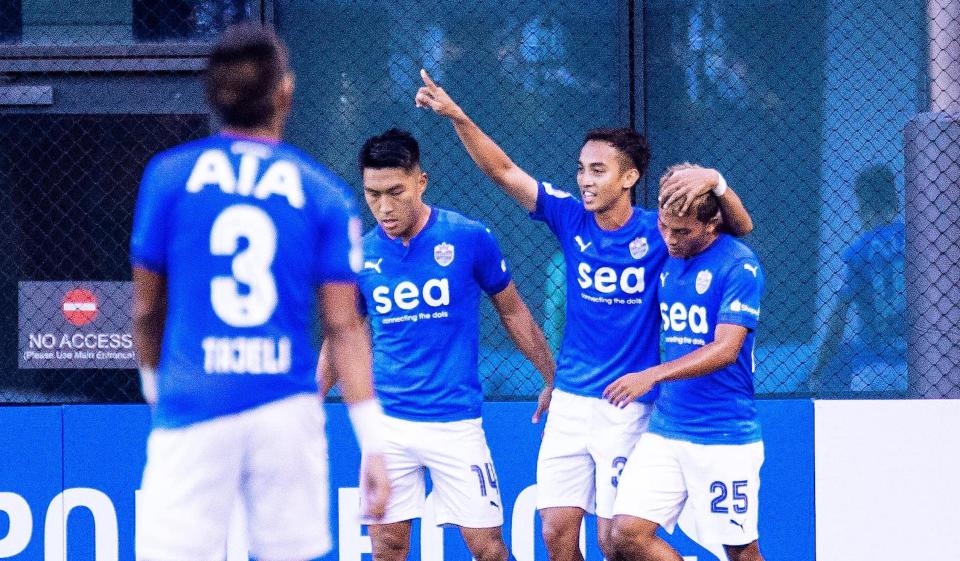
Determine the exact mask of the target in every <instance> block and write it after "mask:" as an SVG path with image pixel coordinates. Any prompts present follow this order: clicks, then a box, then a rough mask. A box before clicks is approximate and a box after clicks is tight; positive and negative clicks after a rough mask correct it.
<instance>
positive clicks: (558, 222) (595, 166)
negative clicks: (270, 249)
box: [416, 72, 751, 561]
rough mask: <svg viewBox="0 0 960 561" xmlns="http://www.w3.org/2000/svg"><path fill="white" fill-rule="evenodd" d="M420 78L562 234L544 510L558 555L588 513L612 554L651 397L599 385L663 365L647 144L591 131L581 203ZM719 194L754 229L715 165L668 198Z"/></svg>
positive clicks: (673, 184) (570, 552) (663, 254)
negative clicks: (624, 482)
mask: <svg viewBox="0 0 960 561" xmlns="http://www.w3.org/2000/svg"><path fill="white" fill-rule="evenodd" d="M422 74H423V79H424V83H425V85H424V87H422V88H420V90H419V91H418V92H417V97H416V102H417V104H418V105H420V106H424V107H429V108H431V109H433V110H434V111H435V112H437V113H439V114H440V115H443V116H445V117H448V118H449V119H450V120H451V122H452V123H453V126H454V129H455V130H456V132H457V134H458V135H459V136H460V139H461V140H462V141H463V144H464V146H465V147H466V149H467V151H468V152H469V153H470V156H471V157H472V158H473V159H474V161H475V162H476V163H477V165H479V167H480V168H481V169H482V170H483V171H484V173H486V174H487V175H488V176H489V177H490V178H491V179H492V180H493V181H494V182H495V183H497V184H498V185H499V186H500V187H501V188H502V189H503V190H504V191H505V192H506V193H507V194H509V195H510V196H512V197H513V198H514V199H516V200H517V201H518V202H519V203H520V204H521V205H523V207H525V208H526V209H527V210H529V211H530V212H531V216H532V217H533V218H534V219H536V220H541V221H544V222H546V223H547V225H548V226H549V227H550V229H551V230H552V231H553V233H554V234H555V235H556V236H557V239H558V240H559V241H560V247H561V249H562V250H563V254H564V260H565V262H566V273H567V274H566V278H567V298H566V302H567V303H566V314H567V317H566V329H565V331H564V335H563V342H562V345H561V350H560V357H559V359H558V361H557V381H556V391H555V392H554V394H553V401H552V404H551V414H550V416H549V418H548V420H547V426H546V430H545V432H544V437H543V442H542V443H541V446H540V454H539V456H538V460H537V506H538V508H539V509H540V515H541V518H542V520H543V536H544V541H545V542H546V545H547V551H548V553H549V554H550V559H551V560H553V561H568V560H579V559H582V556H581V553H580V547H579V536H580V524H581V521H582V519H583V516H584V513H588V512H591V513H595V514H596V515H597V530H598V539H599V542H600V547H601V549H602V550H603V551H604V553H605V554H609V552H610V551H611V549H610V529H611V527H612V523H611V519H612V517H613V501H614V497H615V495H616V488H617V484H618V476H619V473H620V470H621V469H623V466H624V464H625V463H626V461H627V457H628V456H629V455H630V452H631V450H633V447H634V445H635V443H636V441H637V439H638V438H639V437H640V434H642V433H643V431H644V430H645V428H646V424H647V420H648V418H649V413H650V409H651V405H650V403H651V402H652V401H653V399H654V397H655V394H654V393H652V392H651V393H649V394H647V395H644V396H641V397H640V400H639V401H638V402H635V403H631V404H630V405H629V406H628V407H626V408H624V409H619V408H616V407H613V406H611V405H610V404H609V403H607V402H606V401H605V400H603V398H602V392H603V390H604V388H605V387H606V386H607V385H608V384H610V383H611V382H613V381H614V380H616V379H617V378H618V377H620V376H621V375H623V374H626V373H629V372H635V371H638V370H642V369H643V368H646V367H649V366H652V365H655V364H657V363H658V362H659V323H660V316H659V314H658V310H657V300H656V287H657V279H658V278H659V274H660V269H661V267H662V266H663V263H664V261H665V260H666V258H667V249H666V247H665V246H664V244H663V240H662V238H661V237H660V234H659V232H658V231H657V222H656V220H657V219H656V213H653V212H649V211H646V210H644V209H642V208H639V207H634V206H633V205H632V203H631V197H630V192H631V190H632V189H633V188H634V185H635V184H636V183H637V181H638V180H639V179H640V178H641V177H642V176H643V174H644V172H645V171H646V168H647V163H648V162H649V159H650V152H649V149H648V147H647V144H646V141H645V140H644V138H643V137H642V136H640V135H639V134H637V133H636V132H634V131H632V130H630V129H594V130H592V131H590V132H589V133H588V134H587V137H586V139H585V142H584V145H583V149H582V150H581V152H580V161H579V166H578V171H577V184H578V186H579V187H580V194H581V197H582V201H580V200H577V199H576V198H574V197H572V196H571V195H570V194H569V193H568V192H567V191H564V190H561V189H557V188H555V187H553V186H552V185H551V184H550V183H546V182H541V181H537V180H535V179H534V178H533V177H531V176H530V175H528V174H527V172H525V171H524V170H523V169H521V168H520V167H519V166H517V165H516V164H515V163H514V162H513V161H512V160H511V159H510V158H509V157H508V156H507V155H506V153H504V152H503V150H501V149H500V147H499V146H497V145H496V143H494V142H493V140H491V139H490V137H488V136H487V135H486V134H484V133H483V131H482V130H480V128H479V127H477V125H476V124H474V122H473V121H472V120H471V119H470V118H469V117H468V116H467V115H466V113H464V111H463V110H462V109H461V108H460V107H459V106H457V104H456V103H454V102H453V100H452V99H451V98H450V96H449V95H448V94H447V93H446V92H445V91H444V90H443V89H442V88H440V87H438V86H437V85H436V84H434V83H433V82H432V81H431V80H430V77H429V76H428V75H427V74H426V72H423V73H422ZM711 189H717V192H718V193H720V200H721V202H722V208H723V213H724V220H725V223H726V224H727V225H728V227H730V228H731V229H732V230H733V231H735V232H737V233H739V234H743V233H746V232H749V230H750V229H751V224H750V217H749V215H748V214H747V212H746V209H744V208H743V205H742V204H741V203H740V200H739V198H737V196H736V194H735V193H733V190H732V189H728V188H727V187H726V185H725V183H722V178H721V177H720V174H719V173H717V172H716V171H715V170H706V169H690V170H683V171H680V172H678V173H676V174H673V175H672V176H671V178H670V181H669V182H668V191H665V192H664V195H665V199H666V200H669V201H670V202H671V204H673V203H674V201H676V202H677V204H681V205H688V204H689V202H690V201H691V200H692V198H693V196H694V195H698V194H700V193H703V192H709V191H710V190H711Z"/></svg>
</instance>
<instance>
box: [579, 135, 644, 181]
mask: <svg viewBox="0 0 960 561" xmlns="http://www.w3.org/2000/svg"><path fill="white" fill-rule="evenodd" d="M591 140H595V141H598V142H606V143H608V144H610V145H612V146H613V147H614V148H616V149H617V150H619V151H620V153H621V154H622V155H623V156H624V160H625V161H624V163H625V164H626V166H625V170H626V169H629V168H630V167H633V168H636V170H637V172H638V173H639V174H640V175H639V177H643V175H644V174H645V173H647V165H649V164H650V146H649V145H648V144H647V139H646V138H644V137H643V135H642V134H640V133H638V132H637V131H635V130H633V129H630V128H606V127H601V128H596V129H590V130H589V131H587V136H586V137H584V139H583V143H584V144H586V143H587V142H590V141H591ZM638 180H639V178H638Z"/></svg>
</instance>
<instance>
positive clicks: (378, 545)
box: [321, 129, 554, 561]
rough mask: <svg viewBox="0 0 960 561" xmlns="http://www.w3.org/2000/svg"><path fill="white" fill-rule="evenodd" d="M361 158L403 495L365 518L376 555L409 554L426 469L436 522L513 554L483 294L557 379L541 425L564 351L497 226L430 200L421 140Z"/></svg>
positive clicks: (494, 556)
mask: <svg viewBox="0 0 960 561" xmlns="http://www.w3.org/2000/svg"><path fill="white" fill-rule="evenodd" d="M359 160H360V162H359V163H360V169H361V172H362V174H363V192H364V198H365V199H366V201H367V205H368V206H369V207H370V211H371V213H373V216H374V218H376V220H377V226H376V227H375V228H374V229H373V230H372V231H371V232H369V233H368V234H367V235H366V236H365V237H364V244H363V251H364V265H363V271H362V272H361V273H360V292H361V297H362V298H361V305H362V307H363V308H364V311H365V313H366V315H367V316H368V318H369V321H370V328H371V331H372V333H373V373H374V385H375V387H376V392H377V397H379V398H380V400H381V401H382V402H383V408H384V412H385V413H386V418H385V421H384V422H385V426H386V431H385V436H386V438H385V439H386V448H385V451H386V454H385V457H386V462H387V469H388V472H389V475H390V483H391V487H392V491H393V494H392V496H391V499H390V502H389V504H388V505H387V512H386V515H385V516H384V517H383V519H382V520H380V521H376V520H369V519H367V520H364V522H366V523H369V524H370V529H369V533H370V538H371V540H372V542H373V558H374V560H375V561H402V560H403V559H406V558H407V553H408V550H409V547H410V529H411V520H412V519H413V518H420V517H422V516H423V508H424V495H425V487H424V485H425V483H424V470H425V469H427V470H429V471H430V479H431V480H432V481H433V493H432V497H433V500H434V501H435V505H436V508H435V512H436V515H435V522H436V523H437V524H438V525H449V526H456V527H458V528H459V529H460V533H461V535H462V536H463V539H464V542H465V543H466V545H467V548H468V549H469V550H470V553H471V554H472V555H473V558H474V559H476V561H506V560H507V559H508V558H509V552H508V551H507V547H506V545H505V544H504V542H503V533H502V526H503V501H502V500H501V497H500V490H499V483H498V481H497V475H496V470H495V469H494V465H493V460H492V459H491V456H490V449H489V447H488V446H487V439H486V435H485V433H484V430H483V426H482V423H481V419H480V406H481V405H482V403H483V389H482V388H481V386H480V376H479V373H478V371H477V356H478V351H479V339H480V308H479V306H480V296H481V294H482V293H486V294H487V295H489V297H490V301H491V302H492V304H493V307H494V309H495V310H496V311H497V314H498V315H499V317H500V321H501V322H502V323H503V325H504V327H505V328H506V330H507V332H508V333H509V334H510V336H511V338H512V339H513V341H514V342H515V343H516V345H517V347H518V348H519V349H520V351H521V352H522V353H523V354H524V356H526V357H527V358H528V359H529V360H530V362H532V363H533V365H534V366H536V368H537V370H539V371H540V373H541V374H542V375H543V378H544V381H545V382H546V387H545V389H544V390H543V391H542V392H541V394H540V400H539V402H538V406H537V409H536V411H535V413H534V422H536V421H538V420H539V419H540V416H541V414H542V413H543V412H544V411H545V410H546V408H547V407H548V406H549V399H550V392H551V391H552V390H553V373H554V362H553V356H552V355H551V353H550V349H549V347H548V346H547V340H546V338H545V337H544V335H543V331H542V330H541V329H540V327H539V326H538V325H537V324H536V322H534V320H533V317H532V316H531V315H530V311H529V309H528V308H527V306H526V305H525V304H524V302H523V300H522V299H521V298H520V295H519V293H518V292H517V288H516V286H514V283H513V281H512V280H511V278H510V271H509V269H508V267H507V263H506V261H505V260H504V258H503V256H502V255H501V253H500V248H499V247H498V246H497V242H496V240H495V239H494V237H493V234H491V232H490V230H489V229H488V228H486V227H485V226H484V225H483V224H481V223H480V222H477V221H474V220H471V219H469V218H467V217H465V216H462V215H460V214H458V213H456V212H452V211H449V210H445V209H441V208H436V207H432V206H429V205H427V204H426V203H424V201H423V194H424V192H425V190H426V188H427V182H428V177H427V174H426V172H424V171H423V169H422V168H421V167H420V147H419V145H418V144H417V141H416V140H415V139H414V138H413V136H411V135H410V134H409V133H407V132H404V131H400V130H396V129H392V130H389V131H387V132H385V133H383V134H381V135H379V136H375V137H373V138H370V139H368V140H367V142H366V143H365V144H364V146H363V148H362V149H361V151H360V158H359ZM325 355H326V353H324V356H325ZM322 366H323V365H322V364H321V371H322V373H324V374H326V372H323V370H324V369H323V368H322ZM329 385H330V382H329V381H327V382H326V384H325V386H329Z"/></svg>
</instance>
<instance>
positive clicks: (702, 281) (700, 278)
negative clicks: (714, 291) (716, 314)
mask: <svg viewBox="0 0 960 561" xmlns="http://www.w3.org/2000/svg"><path fill="white" fill-rule="evenodd" d="M712 280H713V273H711V272H710V271H700V272H699V273H697V282H696V284H694V288H696V289H697V294H703V293H704V292H706V291H707V289H708V288H710V282H711V281H712Z"/></svg>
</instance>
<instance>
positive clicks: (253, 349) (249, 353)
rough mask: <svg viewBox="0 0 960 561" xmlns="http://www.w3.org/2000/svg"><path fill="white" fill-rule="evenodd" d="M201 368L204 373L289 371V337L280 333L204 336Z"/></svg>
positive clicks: (284, 372)
mask: <svg viewBox="0 0 960 561" xmlns="http://www.w3.org/2000/svg"><path fill="white" fill-rule="evenodd" d="M201 346H202V347H203V369H204V371H205V372H206V373H207V374H286V373H287V372H289V371H290V365H291V352H290V339H288V338H286V337H281V338H280V339H279V340H277V339H273V338H271V337H233V338H231V337H207V338H205V339H204V340H203V342H202V343H201Z"/></svg>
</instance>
